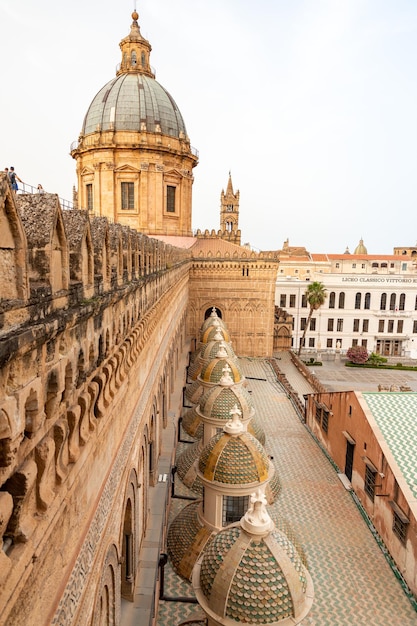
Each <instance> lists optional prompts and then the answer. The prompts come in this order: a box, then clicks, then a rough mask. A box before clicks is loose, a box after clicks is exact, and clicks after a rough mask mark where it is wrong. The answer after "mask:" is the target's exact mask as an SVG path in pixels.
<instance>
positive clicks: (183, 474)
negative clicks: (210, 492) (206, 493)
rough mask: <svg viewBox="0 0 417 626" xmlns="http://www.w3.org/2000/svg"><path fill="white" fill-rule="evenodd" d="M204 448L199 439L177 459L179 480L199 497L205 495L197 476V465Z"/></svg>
mask: <svg viewBox="0 0 417 626" xmlns="http://www.w3.org/2000/svg"><path fill="white" fill-rule="evenodd" d="M202 448H203V442H202V440H201V439H199V440H198V441H196V442H195V443H193V444H191V445H188V446H187V447H186V448H185V450H184V452H182V454H180V455H179V457H178V459H177V474H178V478H180V480H181V481H182V482H183V483H184V485H185V486H186V487H188V488H189V489H192V491H194V493H197V494H198V495H202V494H203V485H202V482H201V478H200V476H199V475H198V474H197V465H195V464H196V463H197V459H198V457H199V456H200V453H201V450H202Z"/></svg>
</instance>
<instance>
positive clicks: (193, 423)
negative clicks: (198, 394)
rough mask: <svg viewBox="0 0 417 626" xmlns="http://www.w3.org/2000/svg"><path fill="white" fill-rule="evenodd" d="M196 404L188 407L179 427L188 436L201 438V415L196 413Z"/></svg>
mask: <svg viewBox="0 0 417 626" xmlns="http://www.w3.org/2000/svg"><path fill="white" fill-rule="evenodd" d="M197 408H198V405H196V406H193V407H192V408H191V409H188V410H187V411H186V412H185V413H184V415H183V416H182V420H181V427H182V428H183V430H184V431H185V432H186V433H187V435H189V436H190V437H194V438H195V439H201V438H202V436H203V422H202V420H201V416H200V415H199V413H197Z"/></svg>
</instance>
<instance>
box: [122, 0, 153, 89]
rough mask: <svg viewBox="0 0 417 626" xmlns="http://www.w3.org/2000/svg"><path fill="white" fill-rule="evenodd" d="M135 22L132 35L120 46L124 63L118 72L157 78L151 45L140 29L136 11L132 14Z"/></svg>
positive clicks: (131, 27)
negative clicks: (151, 64) (151, 57)
mask: <svg viewBox="0 0 417 626" xmlns="http://www.w3.org/2000/svg"><path fill="white" fill-rule="evenodd" d="M132 19H133V22H132V24H131V26H130V33H129V35H128V36H127V37H125V38H124V39H122V41H121V42H120V44H119V46H120V49H121V51H122V61H121V63H120V67H119V69H118V70H117V72H116V76H119V75H120V74H131V73H136V74H145V75H146V76H150V77H151V78H155V74H154V72H153V71H152V68H151V66H150V55H151V50H152V47H151V44H150V43H149V41H148V40H147V39H145V38H144V37H142V35H141V33H140V28H139V23H138V19H139V14H138V13H137V11H136V9H135V10H134V11H133V13H132Z"/></svg>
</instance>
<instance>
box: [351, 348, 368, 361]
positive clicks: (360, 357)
mask: <svg viewBox="0 0 417 626" xmlns="http://www.w3.org/2000/svg"><path fill="white" fill-rule="evenodd" d="M346 356H347V358H348V359H349V361H351V362H352V363H356V364H358V365H360V364H362V363H366V362H367V360H368V350H367V349H366V348H365V346H352V347H351V348H349V350H348V351H347V353H346Z"/></svg>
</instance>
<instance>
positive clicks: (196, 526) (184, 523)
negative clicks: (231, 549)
mask: <svg viewBox="0 0 417 626" xmlns="http://www.w3.org/2000/svg"><path fill="white" fill-rule="evenodd" d="M199 506H200V502H192V503H191V504H189V505H187V506H186V507H184V508H183V509H182V511H180V513H179V514H178V515H177V517H176V518H175V519H174V521H173V522H172V523H171V525H170V527H169V530H168V537H167V548H168V555H169V558H170V559H171V563H172V567H173V568H174V570H175V571H176V573H177V574H179V575H180V576H182V577H183V578H185V579H186V580H191V574H192V571H193V567H194V564H195V562H196V561H197V559H198V557H199V556H200V554H201V552H202V551H203V550H204V548H205V546H206V544H207V543H208V542H209V541H210V539H211V536H212V532H211V531H210V530H209V529H208V528H206V527H205V526H203V525H202V524H201V522H200V520H199V518H198V508H199Z"/></svg>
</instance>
